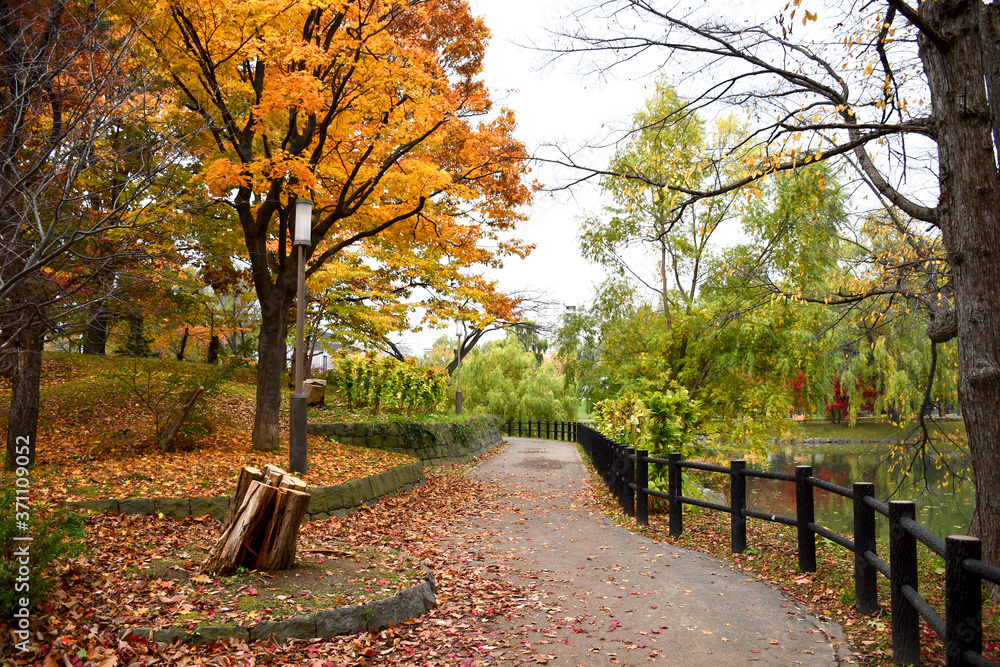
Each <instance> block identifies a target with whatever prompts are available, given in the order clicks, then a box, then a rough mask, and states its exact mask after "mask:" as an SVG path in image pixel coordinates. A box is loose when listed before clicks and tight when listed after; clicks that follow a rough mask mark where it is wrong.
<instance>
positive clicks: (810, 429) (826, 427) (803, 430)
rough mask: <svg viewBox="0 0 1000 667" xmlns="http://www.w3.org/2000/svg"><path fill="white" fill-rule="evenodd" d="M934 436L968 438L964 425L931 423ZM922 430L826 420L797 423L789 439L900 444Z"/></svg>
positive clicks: (866, 421)
mask: <svg viewBox="0 0 1000 667" xmlns="http://www.w3.org/2000/svg"><path fill="white" fill-rule="evenodd" d="M927 425H928V429H929V430H930V431H931V435H933V434H934V433H945V434H947V435H949V436H952V437H955V436H964V435H965V424H964V423H963V422H936V423H935V422H931V421H930V420H928V422H927ZM915 427H916V428H919V427H918V426H917V425H916V424H912V425H910V426H909V427H907V428H899V427H898V426H894V425H892V424H891V423H890V422H889V421H888V420H887V419H876V418H863V419H858V421H857V423H856V424H855V425H854V426H850V425H849V424H847V423H846V422H845V423H843V424H831V423H830V422H825V421H809V422H795V423H794V424H793V425H792V426H790V427H789V438H790V439H792V440H798V439H805V438H819V439H822V440H828V439H829V440H832V439H850V440H894V441H899V440H902V439H903V438H904V437H906V436H907V435H908V434H911V433H912V432H913V429H914V428H915Z"/></svg>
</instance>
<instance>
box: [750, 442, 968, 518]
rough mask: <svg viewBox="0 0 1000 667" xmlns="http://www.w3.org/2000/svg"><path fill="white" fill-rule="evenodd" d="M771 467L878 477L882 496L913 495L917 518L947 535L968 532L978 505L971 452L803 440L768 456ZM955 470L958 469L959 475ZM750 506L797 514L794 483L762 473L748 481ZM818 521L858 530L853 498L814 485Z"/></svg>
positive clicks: (837, 476) (844, 481)
mask: <svg viewBox="0 0 1000 667" xmlns="http://www.w3.org/2000/svg"><path fill="white" fill-rule="evenodd" d="M768 464H769V468H768V469H769V470H772V471H779V472H794V471H795V466H797V465H810V466H812V468H813V475H814V476H816V477H819V478H820V479H824V480H827V481H830V482H833V483H834V484H839V485H841V486H845V487H847V488H851V485H852V484H853V483H854V482H874V483H875V495H876V496H877V497H878V498H879V499H881V500H912V501H913V502H915V503H916V507H917V520H918V521H919V522H920V523H922V524H923V525H924V526H926V527H927V528H928V529H930V530H931V531H933V532H934V533H935V534H937V535H939V536H941V537H945V536H947V535H956V534H965V533H966V532H968V528H969V522H970V521H971V519H972V511H973V509H974V507H975V490H974V488H973V484H972V471H971V467H970V465H971V464H970V462H969V459H968V455H967V454H966V453H964V452H947V453H944V454H942V455H938V454H937V453H932V452H926V453H925V454H924V455H923V456H920V454H919V453H917V452H914V451H913V450H912V449H904V448H902V447H900V446H899V445H896V446H890V445H876V444H868V445H827V446H816V445H804V444H803V445H800V446H795V445H793V446H789V447H785V448H783V449H781V450H777V451H774V452H772V453H771V454H770V455H769V456H768ZM955 473H958V475H957V476H956V474H955ZM747 482H748V483H747V495H748V497H747V505H748V506H749V507H750V508H751V509H756V510H759V511H762V512H769V513H776V514H785V515H787V516H792V517H794V516H795V485H794V484H791V483H788V482H776V481H773V480H765V479H758V478H749V479H748V480H747ZM815 499H816V500H815V502H816V521H817V523H820V524H822V525H824V526H827V527H828V528H830V529H831V530H834V531H836V532H838V533H841V534H843V535H847V536H851V535H852V534H853V523H852V522H853V520H854V519H853V515H854V505H853V501H851V500H849V499H847V498H843V497H841V496H838V495H835V494H831V493H828V492H826V491H823V490H822V489H816V490H815ZM877 523H878V527H879V533H880V535H881V536H883V537H885V536H887V535H888V521H886V520H885V519H883V518H882V517H878V518H877Z"/></svg>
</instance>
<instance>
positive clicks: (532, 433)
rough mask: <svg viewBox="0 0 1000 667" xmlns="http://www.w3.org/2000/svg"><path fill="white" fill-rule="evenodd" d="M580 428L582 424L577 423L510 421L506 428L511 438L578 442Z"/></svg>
mask: <svg viewBox="0 0 1000 667" xmlns="http://www.w3.org/2000/svg"><path fill="white" fill-rule="evenodd" d="M578 426H580V424H578V423H577V422H541V421H539V422H533V421H526V422H516V421H513V420H510V421H508V422H507V424H506V426H505V428H506V430H507V435H509V436H511V437H515V436H516V437H518V438H542V439H545V440H561V441H563V442H576V441H577V440H576V438H577V427H578Z"/></svg>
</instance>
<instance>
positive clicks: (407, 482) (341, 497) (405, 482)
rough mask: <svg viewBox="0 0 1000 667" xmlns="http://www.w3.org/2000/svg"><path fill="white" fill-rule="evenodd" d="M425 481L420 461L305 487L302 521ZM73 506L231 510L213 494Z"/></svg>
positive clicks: (171, 513)
mask: <svg viewBox="0 0 1000 667" xmlns="http://www.w3.org/2000/svg"><path fill="white" fill-rule="evenodd" d="M423 483H424V466H423V464H422V463H421V462H419V461H414V462H413V463H407V464H406V465H403V466H397V467H395V468H390V469H389V470H385V471H383V472H381V473H379V474H377V475H371V476H369V477H362V478H361V479H356V480H352V481H350V482H345V483H344V484H338V485H336V486H325V487H316V488H309V489H306V490H307V491H308V492H309V493H310V494H311V495H312V499H311V500H310V501H309V509H308V510H306V516H305V518H304V519H303V521H316V520H321V519H329V518H330V517H332V516H338V517H344V516H347V515H348V514H351V513H352V512H354V511H356V510H357V509H358V508H359V507H361V506H363V505H368V504H371V503H372V502H373V501H375V500H377V499H379V498H381V497H382V496H386V495H389V494H392V493H399V492H401V491H408V490H410V489H412V488H413V487H414V486H417V485H418V484H423ZM67 504H68V505H69V506H70V507H79V508H80V509H88V510H96V511H98V512H121V513H122V514H157V513H162V514H163V516H168V517H170V518H171V519H184V518H186V517H189V516H204V515H206V514H210V515H211V516H212V518H214V519H219V520H221V519H223V518H224V517H225V516H226V512H227V511H228V510H229V497H228V496H215V497H212V498H123V499H120V500H119V499H115V498H106V499H101V500H82V501H78V502H72V503H67Z"/></svg>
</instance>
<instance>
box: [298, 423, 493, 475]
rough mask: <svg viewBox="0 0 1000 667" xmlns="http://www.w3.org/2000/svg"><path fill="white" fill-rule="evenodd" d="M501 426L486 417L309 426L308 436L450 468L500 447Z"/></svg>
mask: <svg viewBox="0 0 1000 667" xmlns="http://www.w3.org/2000/svg"><path fill="white" fill-rule="evenodd" d="M500 426H501V422H500V420H499V419H497V418H496V417H492V416H488V415H487V416H483V417H473V418H471V419H467V420H465V421H462V422H454V423H428V424H417V423H405V422H382V423H376V424H309V433H310V435H321V436H325V437H328V438H332V439H333V440H336V441H337V442H342V443H344V444H345V445H356V446H360V447H371V448H373V449H384V450H388V451H391V452H400V453H403V454H409V455H410V456H413V457H415V458H418V459H420V460H421V461H423V462H424V463H425V464H427V465H451V464H452V463H465V462H466V461H471V460H472V459H474V458H476V457H477V456H479V455H481V454H483V453H484V452H485V451H486V450H488V449H489V448H491V447H494V446H496V445H499V444H501V443H502V442H503V435H502V434H501V433H500Z"/></svg>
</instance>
